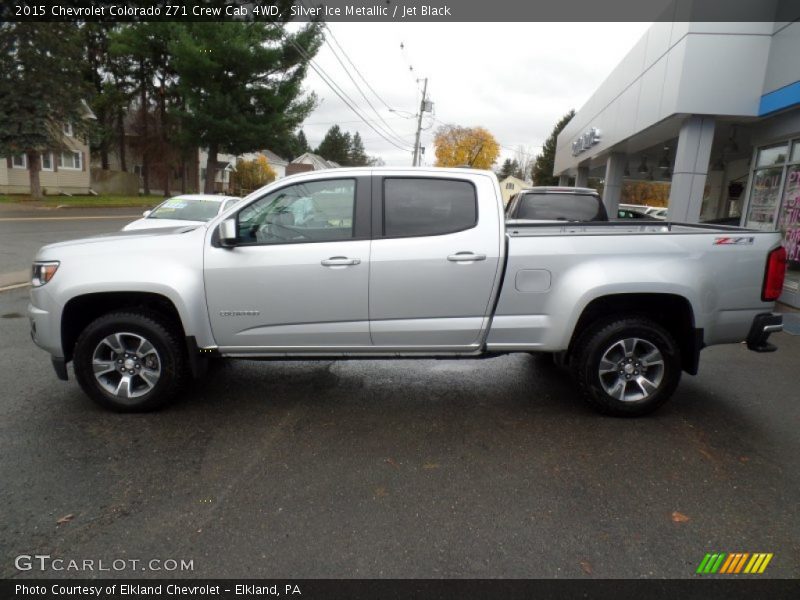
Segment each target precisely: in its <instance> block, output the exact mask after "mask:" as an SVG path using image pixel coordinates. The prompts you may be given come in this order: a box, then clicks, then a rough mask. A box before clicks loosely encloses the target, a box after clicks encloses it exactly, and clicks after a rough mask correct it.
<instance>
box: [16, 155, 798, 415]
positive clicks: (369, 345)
mask: <svg viewBox="0 0 800 600" xmlns="http://www.w3.org/2000/svg"><path fill="white" fill-rule="evenodd" d="M780 242H781V238H780V234H778V233H772V232H761V231H749V230H745V229H739V228H732V227H721V226H707V225H687V224H678V223H666V222H664V223H642V224H636V223H631V222H597V223H565V224H553V223H539V224H537V223H524V222H520V223H513V222H512V223H509V224H506V222H505V218H504V214H503V203H502V199H501V194H500V189H499V186H498V183H497V178H496V177H495V176H494V174H492V173H489V172H486V171H476V170H464V169H433V168H416V169H413V168H364V169H334V170H328V171H317V172H312V173H304V174H300V175H296V176H292V177H287V178H285V179H280V180H278V181H276V182H274V183H272V184H270V185H268V186H266V187H264V188H262V189H260V190H258V191H256V192H254V193H253V194H251V195H250V196H248V197H247V198H245V199H244V200H242V201H241V202H239V203H237V204H236V205H235V206H233V207H232V208H230V209H228V210H226V211H225V212H223V213H222V214H220V215H219V216H217V217H215V218H213V219H212V220H211V221H209V222H208V223H206V224H193V225H191V226H184V227H176V228H171V229H153V230H138V231H126V232H119V233H114V234H109V235H104V236H98V237H93V238H88V239H83V240H75V241H68V242H61V243H56V244H50V245H48V246H45V247H43V248H42V249H41V250H39V252H38V254H37V256H36V258H35V262H34V265H33V278H32V289H31V302H30V306H29V308H28V314H29V317H30V322H31V335H32V337H33V340H34V342H35V343H36V344H38V345H39V346H41V347H42V348H44V349H45V350H47V351H48V352H49V353H50V354H51V356H52V362H53V365H54V367H55V371H56V373H57V375H58V377H59V378H61V379H64V380H66V379H67V367H66V365H67V363H68V362H70V361H72V362H73V364H74V372H75V376H76V378H77V380H78V383H79V384H80V385H81V387H82V388H83V390H84V391H85V392H86V393H87V394H88V395H89V396H90V397H92V398H93V399H94V400H95V401H97V402H99V403H100V404H102V405H104V406H106V407H108V408H111V409H114V410H120V411H134V410H147V409H153V408H156V407H158V406H160V405H162V404H163V403H164V402H165V401H167V400H168V399H169V398H170V397H172V396H173V395H175V394H176V393H178V392H180V390H181V388H182V382H183V381H184V376H186V375H187V374H191V375H193V376H200V375H201V374H202V372H203V369H204V365H205V364H206V363H207V362H208V360H209V359H210V358H213V357H222V358H244V359H262V360H263V359H317V358H324V359H330V358H331V357H338V358H364V357H367V358H370V357H391V358H404V357H414V358H418V357H432V358H436V357H438V358H442V357H447V358H476V357H481V356H493V355H498V354H504V353H510V352H542V353H551V354H554V355H555V356H556V357H558V362H560V363H561V364H563V365H566V366H568V367H570V368H572V369H573V371H574V373H575V378H576V381H577V383H578V385H579V386H580V388H581V390H582V392H583V395H584V397H585V398H586V400H588V402H589V403H590V404H591V405H592V406H594V407H595V408H596V409H598V410H600V411H602V412H605V413H609V414H614V415H629V416H632V415H642V414H645V413H648V412H650V411H652V410H654V409H655V408H657V407H658V406H659V405H661V404H662V403H663V402H664V401H665V400H667V399H668V398H669V397H670V396H671V395H672V393H673V392H674V391H675V389H676V387H677V385H678V381H679V379H680V376H681V372H682V371H686V372H688V373H691V374H696V373H697V369H698V361H699V357H700V350H701V349H702V348H704V347H705V346H710V345H712V344H725V343H739V342H742V341H746V342H747V345H748V347H749V348H750V349H751V350H755V351H770V350H774V346H772V345H771V344H769V343H768V342H767V338H768V336H769V334H770V333H771V332H774V331H779V330H780V329H781V327H782V320H781V316H780V315H776V314H773V313H772V310H773V306H774V301H775V299H776V298H777V297H778V295H779V294H780V293H781V287H782V283H783V274H784V268H785V252H784V250H783V248H782V247H781V245H780Z"/></svg>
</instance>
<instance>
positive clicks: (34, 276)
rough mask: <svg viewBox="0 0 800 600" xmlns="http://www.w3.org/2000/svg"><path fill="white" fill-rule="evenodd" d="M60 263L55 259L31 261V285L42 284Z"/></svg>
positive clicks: (51, 276) (53, 273)
mask: <svg viewBox="0 0 800 600" xmlns="http://www.w3.org/2000/svg"><path fill="white" fill-rule="evenodd" d="M59 264H61V263H59V262H58V261H57V260H48V261H42V262H35V263H33V268H32V269H31V285H32V286H33V287H40V286H43V285H44V284H45V283H47V282H48V281H50V280H51V279H52V278H53V275H55V274H56V271H58V265H59Z"/></svg>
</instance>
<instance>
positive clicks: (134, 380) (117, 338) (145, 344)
mask: <svg viewBox="0 0 800 600" xmlns="http://www.w3.org/2000/svg"><path fill="white" fill-rule="evenodd" d="M73 361H74V368H75V377H76V379H77V380H78V383H79V384H80V386H81V388H83V391H84V392H86V394H87V395H88V396H89V397H90V398H91V399H92V400H94V401H95V402H97V403H98V404H100V405H101V406H103V407H104V408H108V409H111V410H114V411H117V412H141V411H148V410H154V409H156V408H160V407H161V406H163V405H164V404H165V403H166V402H167V401H169V400H170V399H171V398H172V397H173V396H174V395H175V394H176V393H177V392H178V391H179V389H180V387H181V381H182V380H183V376H184V373H185V371H186V358H185V351H184V348H183V345H182V344H181V342H180V340H179V338H178V336H177V335H176V334H175V333H174V332H173V331H172V330H171V328H170V327H168V326H167V324H166V323H165V322H162V320H161V319H159V318H158V317H156V316H154V315H150V314H148V313H144V312H133V311H130V312H129V311H124V312H112V313H109V314H106V315H103V316H102V317H99V318H98V319H96V320H94V321H92V322H91V323H90V324H89V325H88V326H87V327H86V329H84V330H83V332H82V333H81V334H80V336H78V340H77V342H76V343H75V352H74V357H73Z"/></svg>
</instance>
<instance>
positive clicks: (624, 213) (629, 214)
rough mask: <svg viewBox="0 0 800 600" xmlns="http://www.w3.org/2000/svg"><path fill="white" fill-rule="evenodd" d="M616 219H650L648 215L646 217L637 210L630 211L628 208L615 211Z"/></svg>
mask: <svg viewBox="0 0 800 600" xmlns="http://www.w3.org/2000/svg"><path fill="white" fill-rule="evenodd" d="M617 218H618V219H650V218H651V217H650V215H646V214H645V213H643V212H640V211H638V210H631V209H629V208H620V209H619V210H617Z"/></svg>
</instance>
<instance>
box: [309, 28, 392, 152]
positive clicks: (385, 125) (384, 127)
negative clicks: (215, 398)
mask: <svg viewBox="0 0 800 600" xmlns="http://www.w3.org/2000/svg"><path fill="white" fill-rule="evenodd" d="M326 28H327V25H326ZM328 31H330V29H328ZM325 43H326V44H328V47H329V48H330V49H331V52H332V53H333V56H334V58H336V60H337V61H338V62H339V64H340V65H341V67H342V69H343V70H344V72H345V74H346V75H347V77H348V78H349V79H350V81H352V82H353V85H354V86H356V89H357V90H358V93H359V94H361V97H362V98H364V101H365V102H366V103H367V105H368V106H369V107H370V108H371V109H372V112H374V113H375V116H377V117H378V119H380V120H381V121H382V122H383V125H378V123H375V125H376V126H378V127H380V128H381V129H382V130H383V132H384V133H385V134H386V135H387V136H389V137H394V138H395V140H397V141H399V142H401V143H404V142H405V141H404V140H402V139H401V138H400V136H399V135H398V133H397V132H396V131H395V130H394V129H392V127H391V126H390V125H389V124H388V123H387V122H386V121H385V120H384V118H383V117H382V116H381V114H380V113H379V112H378V111H377V109H376V108H375V106H374V105H373V104H372V102H370V100H369V98H367V95H366V94H365V93H364V90H362V89H361V86H359V85H358V82H357V81H356V80H355V78H354V77H353V76H352V75H351V74H350V71H348V70H347V67H346V66H345V64H344V62H342V59H341V58H340V57H339V55H338V54H337V53H336V49H335V48H334V47H333V46H332V45H331V44H330V43H329V42H328V40H325Z"/></svg>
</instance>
